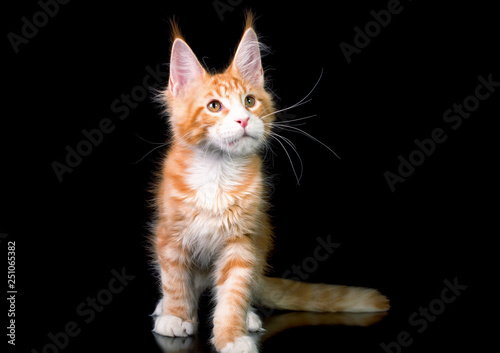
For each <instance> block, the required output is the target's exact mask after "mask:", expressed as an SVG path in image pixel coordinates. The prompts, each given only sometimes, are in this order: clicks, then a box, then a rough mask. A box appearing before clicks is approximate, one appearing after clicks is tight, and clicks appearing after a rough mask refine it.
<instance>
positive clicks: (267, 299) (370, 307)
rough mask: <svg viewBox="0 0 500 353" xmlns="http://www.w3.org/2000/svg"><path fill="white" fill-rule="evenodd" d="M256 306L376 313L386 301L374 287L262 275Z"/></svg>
mask: <svg viewBox="0 0 500 353" xmlns="http://www.w3.org/2000/svg"><path fill="white" fill-rule="evenodd" d="M257 296H258V301H259V304H260V305H263V306H266V307H269V308H274V309H282V310H296V311H315V312H339V311H346V312H379V311H387V310H389V308H390V306H389V300H388V299H387V298H386V297H385V296H384V295H382V294H380V292H379V291H377V290H376V289H371V288H362V287H349V286H338V285H328V284H310V283H302V282H296V281H292V280H289V279H284V278H271V277H263V278H262V280H261V285H260V288H259V293H258V294H257Z"/></svg>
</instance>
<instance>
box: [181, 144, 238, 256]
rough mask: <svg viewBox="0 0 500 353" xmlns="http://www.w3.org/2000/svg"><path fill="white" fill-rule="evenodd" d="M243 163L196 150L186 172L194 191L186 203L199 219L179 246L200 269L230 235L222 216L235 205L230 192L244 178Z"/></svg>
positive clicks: (191, 225) (193, 222) (186, 229)
mask: <svg viewBox="0 0 500 353" xmlns="http://www.w3.org/2000/svg"><path fill="white" fill-rule="evenodd" d="M246 163H247V160H245V159H243V158H236V157H235V158H231V157H229V156H228V155H227V154H226V155H221V154H220V153H212V152H211V151H202V150H197V151H196V152H195V159H194V161H193V162H192V163H191V166H190V167H189V168H188V170H187V175H186V181H187V183H188V184H189V186H190V187H191V188H192V189H194V190H196V194H195V196H193V198H192V199H189V202H192V203H194V204H195V205H196V209H197V211H198V215H197V217H196V218H194V219H192V221H191V222H190V223H189V224H188V225H187V226H186V228H185V229H184V232H183V237H182V242H183V244H184V246H186V247H187V248H188V249H189V250H190V251H191V253H192V257H193V258H194V259H195V260H196V261H197V262H198V263H199V264H200V265H202V266H208V264H209V263H210V261H211V260H212V258H213V255H214V254H216V253H217V252H218V251H219V250H220V249H221V247H222V246H223V244H224V242H225V240H226V239H227V236H228V235H229V229H230V224H227V217H223V216H222V215H223V214H224V212H225V211H226V210H227V209H228V208H229V207H230V206H231V205H233V204H234V203H236V202H237V200H236V199H235V198H234V196H231V194H230V193H229V191H231V190H234V189H235V188H236V187H237V186H238V185H239V183H240V182H241V181H242V178H244V176H245V175H244V172H243V170H244V166H245V164H246Z"/></svg>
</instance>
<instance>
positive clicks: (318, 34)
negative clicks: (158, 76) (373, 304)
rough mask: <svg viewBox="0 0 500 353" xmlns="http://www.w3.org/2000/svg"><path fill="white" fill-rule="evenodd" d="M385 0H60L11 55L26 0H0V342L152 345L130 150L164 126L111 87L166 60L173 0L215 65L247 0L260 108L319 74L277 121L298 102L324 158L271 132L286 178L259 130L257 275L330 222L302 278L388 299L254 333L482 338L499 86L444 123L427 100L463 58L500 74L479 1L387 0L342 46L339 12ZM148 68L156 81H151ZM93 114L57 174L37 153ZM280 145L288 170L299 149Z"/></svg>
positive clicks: (142, 220)
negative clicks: (261, 224)
mask: <svg viewBox="0 0 500 353" xmlns="http://www.w3.org/2000/svg"><path fill="white" fill-rule="evenodd" d="M485 3H486V2H485ZM233 4H238V1H234V2H233ZM387 4H388V1H371V2H357V1H356V2H353V1H336V2H332V3H331V4H328V5H326V3H321V2H317V1H307V2H290V1H273V2H270V1H266V2H264V1H263V2H260V1H241V4H238V5H234V6H231V7H232V11H226V12H224V13H223V19H222V20H221V18H220V17H219V15H218V13H217V11H216V10H215V8H214V2H212V1H204V2H201V1H200V2H197V3H195V2H190V1H186V2H180V1H176V2H172V1H141V2H123V1H106V2H91V1H71V2H70V3H68V4H66V5H60V7H59V10H58V13H57V14H56V15H55V16H54V17H53V18H50V19H49V20H48V22H47V24H46V25H44V26H43V27H42V28H39V31H38V33H37V34H36V35H35V36H34V37H33V38H31V39H29V42H28V43H27V44H21V45H20V46H19V52H18V53H17V54H16V53H14V50H13V48H12V46H11V44H10V43H9V40H8V37H7V34H8V33H9V32H15V33H18V34H20V33H21V28H22V25H23V22H22V18H23V17H24V16H26V17H27V18H29V19H31V18H32V16H33V14H35V13H36V12H38V11H40V6H39V5H38V4H37V2H36V1H22V2H16V3H15V4H12V3H9V4H8V5H7V4H4V10H3V11H2V17H3V20H2V23H3V28H2V29H3V33H4V41H3V50H4V54H3V55H2V57H3V58H5V62H4V64H3V65H2V66H3V70H5V73H4V75H3V77H5V80H3V81H4V82H5V84H4V87H5V88H4V93H3V100H4V103H3V114H2V120H1V121H2V126H1V128H0V137H1V142H0V143H1V154H2V162H1V166H2V172H1V178H2V182H1V193H2V194H1V206H2V212H1V223H0V232H1V233H3V234H4V235H3V238H2V239H0V240H1V241H2V243H1V249H2V250H1V251H2V255H1V258H3V259H4V260H2V263H3V265H2V267H3V269H2V270H1V271H2V273H4V275H2V277H3V278H6V273H7V259H6V258H7V246H6V245H7V241H15V244H16V289H17V290H18V293H17V297H16V346H15V347H12V346H10V345H8V344H7V342H6V341H7V337H6V333H7V330H6V329H2V330H3V331H5V332H3V333H2V335H1V337H3V338H2V340H3V341H2V342H1V344H2V347H7V348H8V349H9V351H13V352H14V351H15V352H31V350H32V349H36V350H38V351H39V352H42V349H43V347H44V346H45V345H46V344H47V343H50V339H49V338H48V334H49V333H53V334H56V333H57V332H60V331H62V330H64V327H65V326H66V325H67V323H68V322H71V321H74V322H75V323H76V324H77V326H78V328H79V329H80V331H79V334H78V335H77V336H76V337H74V338H70V339H69V342H68V344H67V346H66V347H65V348H64V349H63V350H60V351H64V352H87V351H92V352H108V351H127V352H128V351H138V352H160V351H161V349H160V348H159V346H158V345H157V343H156V341H155V337H154V335H153V334H152V333H151V327H152V321H151V318H150V317H149V316H148V314H150V313H151V312H152V311H153V309H154V306H155V302H156V300H157V299H158V291H157V283H156V280H155V279H154V277H153V274H152V270H151V268H150V265H149V259H148V256H147V251H146V236H147V234H148V230H147V226H148V222H149V221H150V219H151V216H152V212H151V209H149V208H148V199H149V198H150V196H151V195H150V194H149V193H148V191H147V189H148V187H149V184H150V182H151V181H152V180H153V178H152V174H153V172H154V170H155V169H156V166H157V164H158V162H159V161H160V160H161V155H162V151H163V148H159V149H156V150H154V151H152V152H151V153H150V154H148V152H150V151H151V150H152V149H154V148H155V147H158V146H159V145H156V144H152V143H151V142H154V143H162V142H164V141H165V140H166V124H165V121H164V117H162V115H161V108H160V107H158V106H157V105H156V104H155V103H154V102H153V101H152V97H153V95H152V93H150V92H149V91H148V97H147V98H146V99H144V100H142V101H140V102H138V104H137V107H136V108H135V109H131V110H130V114H129V115H128V116H127V117H126V118H125V119H123V120H120V119H119V115H120V114H117V113H116V112H113V111H112V110H111V103H112V102H113V101H115V100H116V99H119V98H120V96H121V95H122V94H130V92H131V91H132V89H134V87H136V86H138V85H141V84H142V80H143V78H144V76H145V75H146V74H147V71H146V67H147V66H149V67H151V68H153V69H154V68H155V67H156V66H157V65H160V64H165V63H168V60H169V49H170V39H169V38H170V37H169V36H170V34H169V24H168V20H169V19H170V18H172V17H173V16H174V15H175V17H176V19H177V20H178V22H179V24H180V27H181V29H182V32H183V34H184V36H185V38H186V40H187V42H188V43H189V45H190V46H191V47H192V49H193V50H194V52H195V53H196V54H197V55H198V57H199V58H200V60H201V58H204V62H205V63H206V65H207V66H208V67H210V68H216V69H223V68H224V66H225V65H226V64H227V63H228V62H229V60H230V58H231V55H232V53H234V50H235V48H236V45H237V43H238V41H239V39H240V37H241V34H242V28H243V12H244V10H245V9H246V8H250V9H252V10H253V11H254V12H255V13H256V14H257V16H258V19H257V21H256V29H257V32H258V33H259V35H260V38H261V41H262V42H263V43H265V44H266V45H268V46H269V47H270V48H271V54H269V55H267V56H266V57H264V59H263V63H264V67H265V68H266V75H267V78H268V79H269V83H270V87H271V88H272V90H273V92H274V93H275V94H276V96H277V97H279V98H277V105H278V107H280V108H284V107H287V106H290V105H292V104H294V103H296V102H297V101H299V100H301V99H302V98H303V97H304V96H305V95H306V94H307V93H308V92H309V91H310V90H311V89H312V87H313V86H314V84H315V83H316V82H317V80H318V78H319V76H320V73H321V72H323V75H322V78H321V80H320V82H319V84H318V86H317V87H316V89H315V90H314V91H313V92H312V93H311V95H310V98H312V101H311V102H310V103H307V104H305V105H303V106H301V107H299V108H296V109H292V110H289V111H287V113H288V115H283V116H282V118H300V117H305V116H309V115H312V114H316V116H315V117H314V118H311V119H307V120H306V121H305V122H307V123H306V124H305V125H301V126H298V127H299V128H301V129H303V130H304V131H306V132H307V133H309V134H311V135H313V136H314V137H316V138H317V139H319V140H321V141H322V142H324V143H325V144H327V145H328V146H329V147H330V148H332V149H333V150H334V151H335V152H336V153H337V154H338V155H339V156H340V157H341V159H340V160H339V159H338V158H336V157H335V156H334V155H333V154H332V153H331V152H330V151H328V150H327V149H326V148H324V147H323V146H322V145H320V144H318V143H316V142H314V141H312V140H311V139H308V138H307V137H305V136H303V135H300V134H295V133H292V132H287V131H278V132H279V133H282V134H283V135H284V136H286V137H288V138H290V139H291V140H292V141H293V142H294V144H295V145H296V147H297V149H298V152H299V154H300V157H301V159H302V161H303V176H302V178H301V180H300V185H297V180H296V178H295V176H294V173H293V170H292V168H291V166H290V162H289V160H288V158H287V155H286V153H285V152H284V151H283V149H282V148H281V146H279V145H278V144H274V145H273V150H274V152H275V154H276V155H274V156H273V158H272V159H271V158H268V159H267V169H268V172H269V174H270V175H271V176H272V177H273V180H274V189H273V192H272V201H273V205H274V207H273V209H272V211H271V212H272V217H273V222H274V225H275V227H276V250H275V252H274V253H273V256H272V258H271V259H270V263H271V264H272V266H273V267H274V274H275V275H276V276H281V275H283V273H285V271H287V270H289V269H291V268H292V266H293V265H301V264H302V263H303V261H304V259H306V258H307V257H310V256H312V255H313V252H314V249H315V248H316V246H317V245H318V241H317V238H318V237H321V238H323V239H327V238H328V236H330V237H331V239H332V240H333V241H335V242H336V243H339V244H341V245H340V247H339V248H338V249H336V250H335V252H334V253H333V254H332V255H331V256H330V257H329V258H328V259H327V260H326V261H321V262H319V263H318V266H317V269H316V270H315V271H313V272H312V273H309V276H308V278H307V281H310V282H326V283H339V284H349V285H359V286H368V287H375V288H378V289H379V290H380V291H381V292H383V293H384V294H386V295H387V296H388V297H389V298H390V299H391V303H392V309H391V311H390V312H389V315H388V316H387V317H385V318H384V319H383V320H381V321H380V322H378V323H377V324H375V325H373V326H371V327H369V328H361V327H351V326H326V325H322V326H312V327H298V328H293V329H290V330H288V331H285V332H282V333H280V334H277V335H275V336H274V337H272V338H270V339H268V340H266V341H265V342H263V344H262V349H261V350H262V352H281V351H287V352H302V351H305V350H310V351H327V352H333V351H336V352H354V351H364V352H383V350H382V348H380V346H379V345H380V343H381V342H391V341H394V340H396V338H397V336H398V335H399V334H400V333H401V332H402V331H408V332H409V333H410V335H411V337H412V339H413V341H412V343H411V345H409V346H408V347H405V348H402V351H403V352H413V351H415V352H421V351H425V352H434V351H436V352H437V351H452V350H455V349H458V348H461V349H464V348H469V349H473V350H475V351H478V350H480V349H481V348H484V347H486V346H487V344H488V341H490V340H491V339H492V338H493V337H494V336H492V334H491V332H490V330H489V329H488V327H489V324H488V320H489V319H490V318H494V316H493V315H494V312H495V310H496V309H495V308H496V307H497V305H496V303H495V300H496V299H495V298H494V296H493V293H494V292H495V291H496V289H495V288H496V283H495V282H496V279H497V277H498V276H497V275H496V273H494V272H493V264H492V262H493V261H492V257H493V254H494V250H493V248H494V247H495V244H496V243H495V242H494V239H495V236H494V235H495V234H497V233H498V227H496V226H494V222H493V217H494V216H496V215H497V214H498V213H497V202H496V197H495V196H494V194H493V192H494V183H493V181H494V170H495V169H496V168H495V167H496V162H497V160H498V159H497V156H496V154H494V153H493V148H494V145H496V144H495V142H496V139H497V138H496V135H497V131H496V130H495V129H494V128H493V121H494V119H495V118H498V111H499V110H498V107H499V105H498V102H499V99H498V95H500V93H499V92H498V90H500V89H499V88H497V92H495V93H492V94H491V96H490V97H489V98H488V99H487V100H484V101H481V102H480V105H479V107H478V109H477V110H475V111H474V112H472V113H471V115H470V117H469V118H468V119H467V120H464V122H463V124H462V125H461V126H460V127H459V128H458V129H456V130H453V129H451V125H450V124H448V123H446V122H445V121H444V120H443V114H444V112H445V111H446V110H447V109H449V108H452V107H453V104H455V103H456V104H462V103H463V100H464V99H465V98H466V97H467V96H470V95H474V92H475V88H476V86H477V85H478V84H479V81H478V76H479V75H481V76H483V77H484V78H487V77H488V76H489V75H490V74H491V75H492V78H493V80H494V81H500V70H499V66H498V63H499V56H498V55H497V53H496V52H495V51H496V50H497V49H498V34H499V25H498V18H497V13H495V11H494V10H493V8H492V7H491V6H490V5H483V4H481V3H478V2H440V5H437V4H436V2H430V1H427V2H426V1H402V2H401V6H402V7H403V10H402V11H401V12H400V13H399V14H397V15H393V16H392V19H391V22H390V23H389V24H388V26H387V27H386V28H383V29H382V30H381V31H380V33H379V34H378V35H377V36H375V37H374V38H372V39H371V42H370V43H369V44H368V45H367V46H366V48H363V49H361V52H360V53H358V54H353V55H352V57H351V59H352V61H351V62H350V63H348V62H347V61H346V58H345V56H344V55H343V53H342V51H341V50H340V47H339V45H340V43H341V42H346V43H349V44H351V45H352V44H353V38H354V35H355V32H354V27H355V26H358V27H360V28H364V26H365V24H366V23H367V22H369V21H371V20H373V18H372V15H370V11H371V10H375V11H379V10H381V9H385V8H387ZM162 70H163V71H166V70H167V68H166V66H163V67H162ZM153 81H154V80H152V81H150V82H153ZM165 85H166V80H165V79H163V81H162V82H161V83H160V85H159V86H158V87H164V86H165ZM482 92H485V91H484V90H483V91H482ZM105 118H109V119H111V121H112V122H113V126H114V127H115V129H114V131H112V132H111V133H109V134H105V135H104V137H103V140H102V142H101V143H100V144H99V145H98V146H96V147H94V148H93V150H92V152H91V153H90V154H89V155H88V156H85V157H83V159H82V161H81V163H80V164H79V165H78V166H76V167H75V168H74V169H73V171H72V172H71V173H66V174H64V175H63V180H62V182H60V181H59V180H58V178H57V176H56V174H55V173H54V170H53V168H52V163H53V162H54V161H58V162H61V163H64V159H65V157H66V153H67V151H66V149H65V148H66V146H67V145H69V146H72V147H73V148H75V147H76V146H77V145H78V144H79V143H80V142H81V141H82V140H83V139H84V136H83V134H82V130H83V129H86V130H91V129H95V128H97V127H98V126H99V123H100V122H101V121H102V120H103V119H105ZM436 128H442V129H443V130H444V131H445V133H446V135H447V140H446V141H445V142H443V143H441V144H438V145H437V146H436V148H435V151H434V153H433V154H432V155H430V156H428V157H426V159H425V161H424V162H423V164H422V165H420V166H418V167H416V168H415V171H414V172H413V173H412V174H411V175H410V176H409V177H408V178H407V179H406V181H405V182H404V183H398V184H396V190H395V191H394V192H391V190H390V188H389V186H388V184H387V182H386V180H385V178H384V173H385V172H386V171H391V172H394V173H396V172H397V168H398V165H399V163H400V162H399V160H398V156H399V155H402V156H403V157H405V158H407V157H408V155H409V154H410V153H411V152H412V151H413V150H415V149H416V145H415V143H414V140H415V139H419V140H422V139H426V138H430V137H431V132H432V131H433V130H434V129H436ZM145 140H147V141H149V142H147V141H145ZM288 150H289V153H290V156H291V158H292V162H293V164H294V166H295V169H296V170H297V172H299V171H300V162H299V159H298V158H297V157H296V155H295V154H293V152H292V151H291V149H290V148H288ZM146 154H148V155H147V156H146V157H145V158H143V159H142V160H141V158H142V157H143V156H145V155H146ZM268 156H269V155H268ZM139 160H140V161H139ZM138 161H139V162H138ZM495 180H496V179H495ZM5 234H7V235H6V236H5ZM122 269H124V271H125V272H126V273H127V275H130V276H135V278H134V279H133V280H131V281H130V282H129V284H128V285H127V286H126V287H124V289H123V291H122V292H120V293H118V294H115V295H114V296H113V298H112V299H111V300H110V303H109V304H108V305H105V306H104V308H103V310H102V311H101V312H97V313H96V315H95V317H93V318H92V320H89V321H90V322H88V323H87V322H85V321H84V320H85V319H89V316H82V315H80V314H79V313H77V311H76V309H77V308H78V307H79V305H81V303H84V302H86V300H87V297H95V296H96V295H97V294H98V293H99V292H100V291H102V290H103V289H105V288H108V285H109V283H110V280H111V278H113V274H112V270H115V271H118V272H121V271H122ZM455 278H457V279H458V282H459V283H460V284H463V285H467V289H466V290H464V291H463V292H462V294H461V295H460V296H459V297H457V299H456V300H455V301H454V302H453V303H451V304H446V305H445V307H444V311H443V312H442V313H441V314H440V315H438V316H437V318H436V319H435V320H434V321H433V322H429V323H428V327H427V329H426V330H425V331H424V332H422V333H418V332H417V331H416V329H417V328H418V326H417V327H415V326H412V325H411V324H410V322H409V317H410V316H411V315H412V314H413V313H414V312H416V311H418V310H419V308H420V307H427V306H429V303H430V302H431V301H432V300H434V299H437V298H440V295H441V291H442V290H443V288H445V284H444V280H446V279H447V280H449V281H451V282H453V280H454V279H455ZM6 282H7V280H6V279H5V286H4V287H3V288H6V285H7V283H6ZM5 292H6V290H4V294H3V295H5V297H7V294H5ZM3 295H2V296H3ZM206 302H208V301H206ZM3 307H4V308H5V311H4V312H2V313H1V314H0V317H2V328H4V327H5V325H4V321H3V320H4V319H7V310H8V307H7V303H5V304H4V306H3ZM208 307H209V304H207V303H205V305H204V306H203V308H204V309H203V312H204V315H205V316H207V315H209V308H208ZM492 314H493V315H492ZM493 321H494V320H493ZM5 322H7V321H5ZM209 330H210V328H209V326H208V324H207V325H204V326H203V327H202V329H201V331H202V335H201V336H200V337H201V338H200V342H201V345H202V346H204V347H205V348H194V351H201V349H205V350H206V351H209V348H208V347H209V346H208V345H207V344H206V338H207V337H208V335H209ZM203 332H205V333H203ZM180 340H182V339H180ZM178 342H179V341H178ZM2 349H3V348H2ZM395 351H396V350H394V352H395ZM47 352H50V350H47Z"/></svg>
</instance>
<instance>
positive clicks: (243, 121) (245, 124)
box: [235, 117, 250, 128]
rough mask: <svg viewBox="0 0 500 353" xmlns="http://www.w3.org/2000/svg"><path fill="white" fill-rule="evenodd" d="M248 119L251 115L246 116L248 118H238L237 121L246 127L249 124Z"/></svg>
mask: <svg viewBox="0 0 500 353" xmlns="http://www.w3.org/2000/svg"><path fill="white" fill-rule="evenodd" d="M248 119H250V118H249V117H246V118H242V119H236V120H235V121H236V122H237V123H238V124H240V125H241V127H242V128H246V127H247V125H248Z"/></svg>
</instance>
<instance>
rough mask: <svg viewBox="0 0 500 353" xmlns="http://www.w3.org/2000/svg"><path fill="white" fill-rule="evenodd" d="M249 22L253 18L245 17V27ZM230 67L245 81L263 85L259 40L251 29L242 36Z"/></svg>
mask: <svg viewBox="0 0 500 353" xmlns="http://www.w3.org/2000/svg"><path fill="white" fill-rule="evenodd" d="M251 21H253V17H251V16H250V17H247V26H249V25H251ZM231 66H232V67H233V69H235V70H236V71H237V72H239V74H240V75H241V76H242V77H243V78H244V79H246V80H247V81H249V82H251V83H253V84H257V85H260V86H263V85H264V71H263V70H262V62H261V57H260V44H259V39H258V38H257V33H255V31H254V30H253V28H252V27H249V28H247V29H246V31H245V33H244V34H243V37H242V38H241V41H240V44H239V45H238V49H237V50H236V54H235V55H234V59H233V62H232V64H231Z"/></svg>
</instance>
